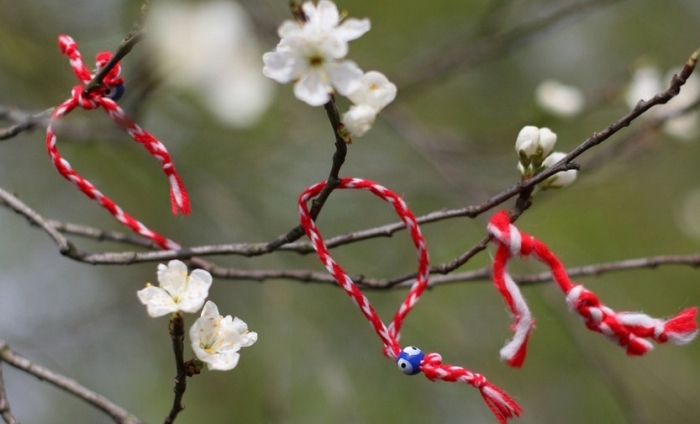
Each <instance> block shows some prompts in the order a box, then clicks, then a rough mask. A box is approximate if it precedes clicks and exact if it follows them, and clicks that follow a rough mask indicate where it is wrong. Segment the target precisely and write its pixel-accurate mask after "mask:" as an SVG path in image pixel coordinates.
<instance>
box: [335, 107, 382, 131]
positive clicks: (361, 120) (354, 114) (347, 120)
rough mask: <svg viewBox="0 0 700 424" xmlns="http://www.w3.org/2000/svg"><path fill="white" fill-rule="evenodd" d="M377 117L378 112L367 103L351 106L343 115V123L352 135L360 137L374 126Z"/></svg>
mask: <svg viewBox="0 0 700 424" xmlns="http://www.w3.org/2000/svg"><path fill="white" fill-rule="evenodd" d="M376 118H377V112H376V111H375V110H374V109H373V108H372V107H370V106H367V105H355V106H351V107H350V110H349V111H347V112H345V114H344V115H343V119H342V122H343V125H345V129H346V130H347V131H348V132H350V133H351V134H352V135H354V136H357V137H360V136H362V135H364V134H365V133H366V132H367V131H369V130H370V128H372V125H374V121H375V119H376Z"/></svg>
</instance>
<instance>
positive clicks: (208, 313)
mask: <svg viewBox="0 0 700 424" xmlns="http://www.w3.org/2000/svg"><path fill="white" fill-rule="evenodd" d="M190 339H192V350H194V353H195V355H196V356H197V358H198V359H199V360H201V361H202V362H205V363H206V364H207V368H209V369H210V370H218V371H227V370H230V369H233V368H235V367H236V365H238V360H239V358H240V354H239V353H238V351H239V350H240V349H241V348H242V347H248V346H251V345H252V344H253V343H255V342H256V341H257V340H258V334H257V333H255V332H252V331H248V325H247V324H246V323H245V322H243V321H242V320H240V319H238V318H231V315H227V316H225V317H223V316H221V315H219V309H218V308H217V307H216V304H214V302H212V301H208V302H207V303H206V305H204V309H203V310H202V316H201V317H199V318H197V321H195V323H194V324H193V325H192V328H190Z"/></svg>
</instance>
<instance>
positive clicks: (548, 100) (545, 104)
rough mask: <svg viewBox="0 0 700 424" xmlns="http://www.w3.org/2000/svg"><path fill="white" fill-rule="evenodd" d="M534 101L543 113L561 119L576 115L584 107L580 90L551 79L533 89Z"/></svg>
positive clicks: (583, 98) (583, 99) (584, 100)
mask: <svg viewBox="0 0 700 424" xmlns="http://www.w3.org/2000/svg"><path fill="white" fill-rule="evenodd" d="M535 100H536V101H537V104H538V105H539V106H540V107H541V108H542V109H543V110H544V111H546V112H548V113H551V114H552V115H556V116H560V117H563V118H569V117H572V116H576V115H578V114H579V113H581V111H582V110H583V108H584V106H585V105H586V99H585V97H584V96H583V93H582V92H581V90H579V89H578V88H576V87H574V86H572V85H566V84H563V83H561V82H559V81H556V80H551V79H550V80H545V81H542V82H541V83H540V84H539V85H538V86H537V88H535Z"/></svg>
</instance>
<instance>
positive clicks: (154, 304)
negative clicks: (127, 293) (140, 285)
mask: <svg viewBox="0 0 700 424" xmlns="http://www.w3.org/2000/svg"><path fill="white" fill-rule="evenodd" d="M136 295H137V296H138V298H139V300H140V301H141V303H143V304H144V305H146V307H147V311H148V315H150V316H152V317H154V318H156V317H161V316H163V315H167V314H170V313H173V312H177V311H178V306H177V305H176V304H175V302H174V301H173V298H172V297H171V296H170V294H169V293H168V292H166V291H165V290H163V289H161V288H160V287H153V286H149V287H146V288H144V289H141V290H139V291H137V292H136Z"/></svg>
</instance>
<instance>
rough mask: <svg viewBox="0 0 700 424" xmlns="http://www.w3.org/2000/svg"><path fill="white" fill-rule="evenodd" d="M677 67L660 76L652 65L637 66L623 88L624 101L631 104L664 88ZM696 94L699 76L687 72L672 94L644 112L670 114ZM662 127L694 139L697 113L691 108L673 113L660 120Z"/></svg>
mask: <svg viewBox="0 0 700 424" xmlns="http://www.w3.org/2000/svg"><path fill="white" fill-rule="evenodd" d="M680 71H681V69H680V68H678V69H672V70H670V71H669V72H668V73H667V74H666V75H665V76H664V77H662V76H661V71H660V70H659V69H658V68H656V67H654V66H650V65H644V66H641V67H639V68H637V69H636V70H635V72H634V74H633V75H632V80H631V81H630V84H629V85H628V87H627V91H626V92H625V101H626V103H627V105H628V106H629V107H630V108H633V107H635V106H636V105H637V103H638V102H639V101H640V100H644V101H648V100H649V99H651V98H652V97H654V96H655V95H656V94H657V93H659V92H661V91H664V90H666V89H667V88H668V85H669V84H670V82H671V78H672V77H673V75H674V74H678V73H680ZM698 98H700V77H698V76H697V75H696V74H691V75H690V77H689V78H688V81H686V83H685V84H684V85H683V87H681V91H680V93H679V94H678V95H677V96H676V97H674V98H673V99H671V100H670V101H669V102H668V103H667V104H665V105H659V106H655V107H654V108H653V109H651V110H650V111H649V113H648V114H645V115H644V116H651V117H656V118H663V117H667V116H673V115H676V114H679V113H680V112H681V111H682V110H683V109H685V108H687V107H688V106H690V105H692V104H693V103H694V102H696V101H698ZM663 131H664V132H665V133H666V134H668V135H671V136H673V137H675V138H677V139H681V140H694V139H697V138H698V137H699V136H700V113H698V111H692V112H688V113H685V114H683V115H679V116H677V117H673V118H671V119H669V120H667V121H666V123H664V125H663Z"/></svg>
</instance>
